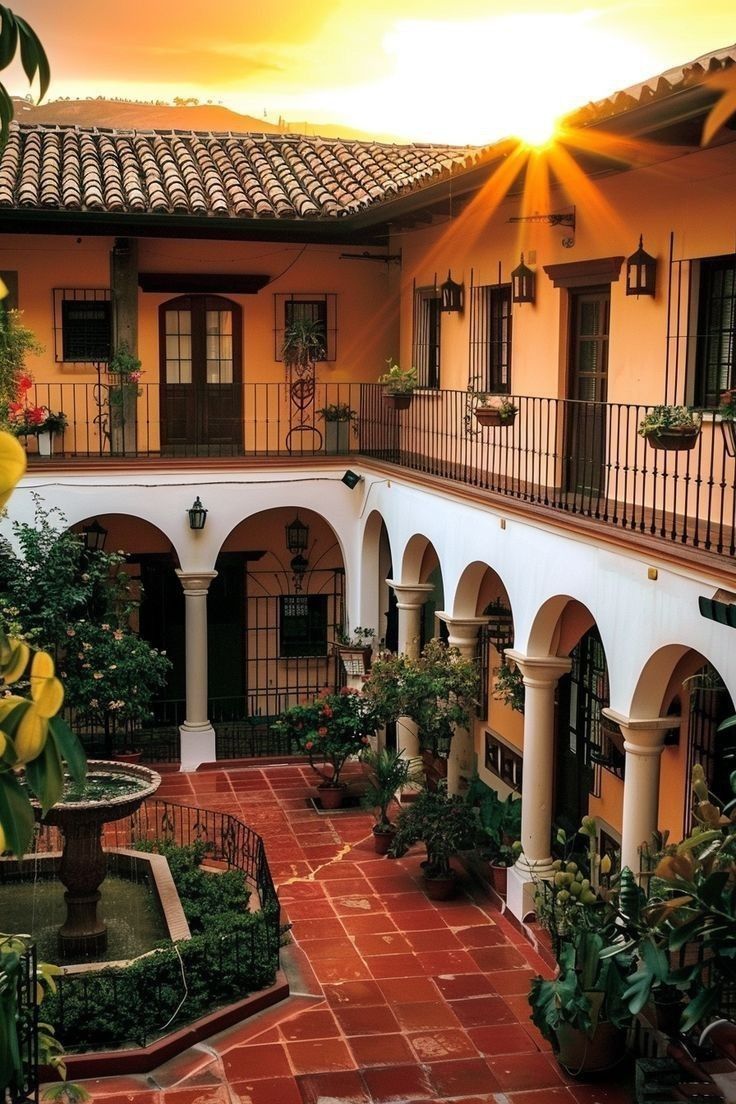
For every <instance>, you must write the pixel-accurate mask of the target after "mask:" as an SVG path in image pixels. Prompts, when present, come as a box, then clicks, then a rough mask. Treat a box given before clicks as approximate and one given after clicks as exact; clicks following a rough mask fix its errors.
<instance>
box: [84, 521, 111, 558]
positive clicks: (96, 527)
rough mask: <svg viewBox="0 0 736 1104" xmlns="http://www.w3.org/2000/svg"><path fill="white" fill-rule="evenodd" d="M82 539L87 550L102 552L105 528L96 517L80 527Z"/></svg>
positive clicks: (105, 536)
mask: <svg viewBox="0 0 736 1104" xmlns="http://www.w3.org/2000/svg"><path fill="white" fill-rule="evenodd" d="M82 540H83V542H84V547H85V548H86V549H87V551H88V552H102V550H103V549H104V547H105V541H106V540H107V529H106V528H105V526H104V525H100V523H99V521H98V520H97V518H95V520H94V521H91V522H90V523H89V525H84V526H83V527H82Z"/></svg>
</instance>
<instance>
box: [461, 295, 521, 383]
mask: <svg viewBox="0 0 736 1104" xmlns="http://www.w3.org/2000/svg"><path fill="white" fill-rule="evenodd" d="M470 379H471V383H472V384H473V390H474V391H490V392H492V393H493V394H496V395H508V394H510V392H511V285H510V284H492V285H491V284H485V285H481V286H480V287H474V288H473V289H472V292H471V296H470Z"/></svg>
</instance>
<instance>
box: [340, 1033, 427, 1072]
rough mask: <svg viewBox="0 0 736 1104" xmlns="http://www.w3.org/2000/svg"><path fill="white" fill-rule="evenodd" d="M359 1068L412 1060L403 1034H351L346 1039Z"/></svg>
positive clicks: (395, 1064) (398, 1064)
mask: <svg viewBox="0 0 736 1104" xmlns="http://www.w3.org/2000/svg"><path fill="white" fill-rule="evenodd" d="M348 1046H349V1047H350V1050H351V1051H352V1052H353V1056H354V1057H355V1061H356V1064H357V1066H358V1068H359V1069H366V1068H368V1067H370V1066H400V1065H405V1064H407V1063H409V1062H413V1061H414V1054H413V1052H412V1050H411V1048H410V1046H409V1044H408V1042H407V1041H406V1039H405V1038H404V1036H403V1035H353V1036H351V1037H350V1038H349V1039H348Z"/></svg>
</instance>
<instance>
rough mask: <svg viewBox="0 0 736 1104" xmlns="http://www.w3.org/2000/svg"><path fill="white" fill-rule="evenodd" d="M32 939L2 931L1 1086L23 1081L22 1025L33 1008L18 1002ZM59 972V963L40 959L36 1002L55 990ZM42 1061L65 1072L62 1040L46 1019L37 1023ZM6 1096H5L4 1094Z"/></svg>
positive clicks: (16, 1085)
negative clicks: (22, 1005) (20, 1036)
mask: <svg viewBox="0 0 736 1104" xmlns="http://www.w3.org/2000/svg"><path fill="white" fill-rule="evenodd" d="M31 943H32V941H31V939H30V938H29V937H28V936H26V935H6V934H5V933H2V932H0V1089H2V1090H3V1091H4V1090H5V1089H10V1090H11V1096H12V1090H15V1091H18V1090H19V1089H20V1088H21V1087H22V1085H23V1062H22V1056H21V1052H20V1048H19V1038H18V1035H19V1029H20V1028H22V1027H23V1026H24V1025H23V1022H22V1020H23V1016H24V1015H28V1014H30V1009H23V1008H22V1007H21V1006H20V1005H19V1002H18V994H19V988H20V986H21V984H22V979H23V977H24V974H25V969H26V959H25V956H26V954H27V952H28V950H29V948H30V947H31ZM59 973H60V970H59V968H58V966H49V965H48V964H47V963H45V962H39V963H38V964H37V966H36V978H35V980H36V993H35V998H36V1002H37V1004H41V1002H42V1001H43V1000H44V998H45V997H46V996H47V994H49V993H53V992H55V991H56V982H55V980H54V979H55V977H56V976H57V975H58V974H59ZM37 1038H38V1057H39V1062H41V1063H44V1064H48V1065H50V1066H52V1067H54V1068H55V1069H57V1070H58V1072H59V1074H60V1075H61V1076H62V1077H63V1076H65V1073H66V1069H65V1065H64V1056H63V1052H62V1048H61V1044H60V1043H59V1040H58V1039H56V1038H55V1036H54V1030H53V1028H52V1027H51V1026H50V1025H49V1024H46V1023H39V1025H38V1035H37ZM3 1099H4V1097H3Z"/></svg>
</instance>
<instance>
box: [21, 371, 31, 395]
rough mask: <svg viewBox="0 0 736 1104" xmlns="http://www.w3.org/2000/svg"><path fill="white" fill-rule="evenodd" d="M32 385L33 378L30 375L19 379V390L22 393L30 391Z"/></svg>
mask: <svg viewBox="0 0 736 1104" xmlns="http://www.w3.org/2000/svg"><path fill="white" fill-rule="evenodd" d="M32 387H33V380H32V378H31V377H30V376H21V377H20V379H19V380H18V390H19V391H20V393H21V395H23V394H25V392H26V391H30V390H31V388H32Z"/></svg>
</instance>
